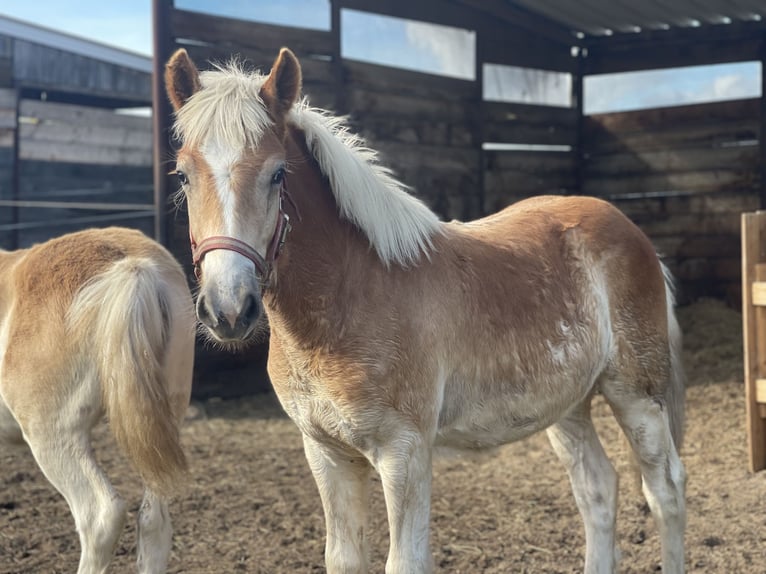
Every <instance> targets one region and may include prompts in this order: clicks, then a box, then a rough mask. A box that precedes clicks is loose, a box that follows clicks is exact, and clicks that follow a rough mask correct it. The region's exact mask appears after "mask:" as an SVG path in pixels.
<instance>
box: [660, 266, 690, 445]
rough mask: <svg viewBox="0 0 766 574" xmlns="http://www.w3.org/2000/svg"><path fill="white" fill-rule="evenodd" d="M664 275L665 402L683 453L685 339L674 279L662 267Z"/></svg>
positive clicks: (677, 442) (676, 440) (671, 424)
mask: <svg viewBox="0 0 766 574" xmlns="http://www.w3.org/2000/svg"><path fill="white" fill-rule="evenodd" d="M662 274H663V275H664V277H665V297H666V301H667V308H668V344H669V346H670V381H669V383H668V387H667V389H666V391H665V401H666V403H667V408H668V418H669V420H670V433H671V434H672V435H673V442H674V443H675V446H676V450H677V451H679V452H680V451H681V446H682V445H683V442H684V419H685V410H686V374H685V373H684V365H683V361H682V360H681V352H682V349H683V338H682V335H681V328H680V327H679V326H678V321H677V320H676V314H675V310H674V308H675V304H676V301H675V292H674V291H675V289H674V285H673V277H672V276H671V274H670V271H669V270H668V268H667V267H666V266H665V265H664V264H663V265H662Z"/></svg>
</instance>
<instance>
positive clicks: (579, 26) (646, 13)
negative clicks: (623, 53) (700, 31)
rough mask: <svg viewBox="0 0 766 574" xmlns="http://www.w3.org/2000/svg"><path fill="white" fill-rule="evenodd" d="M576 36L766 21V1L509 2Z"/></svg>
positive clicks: (633, 0) (539, 0) (578, 0)
mask: <svg viewBox="0 0 766 574" xmlns="http://www.w3.org/2000/svg"><path fill="white" fill-rule="evenodd" d="M507 1H508V2H509V3H510V4H512V5H515V6H517V7H522V8H524V9H526V10H527V11H529V12H532V13H534V14H536V15H539V16H542V17H544V18H545V19H548V20H551V21H553V22H555V23H556V24H558V25H560V26H562V27H564V28H566V29H568V30H570V31H571V32H572V33H573V34H575V35H576V36H578V37H580V38H582V37H583V36H609V35H613V34H619V33H626V34H627V33H636V32H642V31H647V30H667V29H670V28H697V27H701V26H705V25H708V24H730V23H735V22H752V21H766V1H764V0H576V1H574V0H507Z"/></svg>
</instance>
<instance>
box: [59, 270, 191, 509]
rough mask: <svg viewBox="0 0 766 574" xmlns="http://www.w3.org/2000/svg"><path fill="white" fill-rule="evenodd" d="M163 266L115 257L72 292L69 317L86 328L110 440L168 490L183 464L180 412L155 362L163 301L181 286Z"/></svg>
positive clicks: (163, 334) (163, 335)
mask: <svg viewBox="0 0 766 574" xmlns="http://www.w3.org/2000/svg"><path fill="white" fill-rule="evenodd" d="M163 273H164V271H163V269H162V267H161V266H160V265H159V264H158V263H156V262H154V261H152V260H150V259H148V258H141V257H126V258H124V259H121V260H119V261H117V262H115V263H114V264H113V265H112V266H111V267H110V269H108V270H107V271H106V272H104V273H103V274H101V275H98V276H97V277H95V278H94V279H93V280H92V281H91V282H90V283H88V284H86V286H85V287H83V289H82V290H80V292H79V293H78V294H77V296H76V298H75V301H74V302H73V304H72V307H71V308H70V313H69V324H70V326H72V328H73V329H75V332H77V333H84V334H87V337H88V339H87V340H88V341H89V342H90V345H91V346H92V348H93V349H94V350H95V352H96V353H97V358H96V361H97V365H98V373H99V380H100V383H101V399H102V404H103V405H104V409H105V411H106V414H107V417H108V419H109V426H110V427H111V429H112V433H113V434H114V437H115V439H116V441H117V444H118V445H119V446H120V448H121V449H122V451H123V452H124V453H125V455H126V456H127V458H128V459H129V460H130V462H131V463H132V464H133V466H134V467H135V468H136V470H137V471H138V472H139V474H140V475H141V478H142V479H143V481H144V483H145V484H146V485H147V487H149V488H151V489H152V490H153V491H155V492H156V493H158V494H160V495H164V496H168V495H170V494H171V493H172V492H173V491H174V490H175V489H176V488H177V486H178V483H179V481H180V479H182V478H183V477H184V476H185V474H186V471H187V462H186V457H185V455H184V452H183V449H182V448H181V442H180V436H179V423H180V419H181V416H182V413H178V412H174V408H173V406H172V403H171V400H170V397H169V392H168V380H167V375H166V373H165V370H164V369H163V361H164V357H165V354H166V351H167V349H168V345H169V338H170V333H171V332H172V331H171V329H172V327H173V325H172V322H173V320H174V317H173V316H172V315H171V311H170V310H171V309H172V308H173V307H171V304H172V301H173V297H176V298H181V297H182V296H183V295H184V294H183V293H181V294H178V293H175V292H174V291H173V289H174V288H173V286H172V284H171V283H169V282H168V281H167V280H166V278H165V277H164V276H163ZM176 290H177V288H176ZM185 295H186V297H188V296H189V295H188V291H186V293H185ZM175 319H178V317H175ZM176 410H177V409H176Z"/></svg>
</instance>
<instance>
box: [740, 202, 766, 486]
mask: <svg viewBox="0 0 766 574" xmlns="http://www.w3.org/2000/svg"><path fill="white" fill-rule="evenodd" d="M763 261H766V212H756V213H744V214H742V279H743V280H742V319H743V321H742V334H743V342H744V364H745V400H746V413H745V416H746V421H747V446H748V455H749V466H750V471H751V472H757V471H759V470H763V469H764V468H766V419H764V417H763V415H764V414H766V413H764V412H763V409H762V408H761V407H760V406H759V404H758V402H757V399H756V397H757V381H758V379H760V378H764V377H765V376H766V307H756V306H755V305H754V304H753V291H752V285H753V283H754V282H756V281H764V280H766V267H764V263H763Z"/></svg>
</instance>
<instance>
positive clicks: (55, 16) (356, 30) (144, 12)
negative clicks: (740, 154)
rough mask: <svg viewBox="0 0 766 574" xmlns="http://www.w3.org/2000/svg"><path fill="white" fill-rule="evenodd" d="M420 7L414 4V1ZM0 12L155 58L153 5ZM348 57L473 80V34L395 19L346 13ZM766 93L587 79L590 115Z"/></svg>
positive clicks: (49, 1) (495, 91)
mask: <svg viewBox="0 0 766 574" xmlns="http://www.w3.org/2000/svg"><path fill="white" fill-rule="evenodd" d="M413 1H414V0H413ZM176 5H177V6H178V7H181V8H185V9H189V10H197V11H203V12H213V13H216V14H221V15H226V16H232V17H237V18H245V19H252V20H258V21H263V22H270V23H276V24H282V25H294V26H300V27H306V28H319V29H328V28H329V26H330V16H329V2H328V1H327V0H280V1H278V2H276V1H274V0H219V1H213V0H176ZM0 14H2V15H6V16H10V17H13V18H17V19H20V20H25V21H27V22H30V23H34V24H38V25H41V26H45V27H48V28H52V29H55V30H60V31H63V32H68V33H70V34H75V35H77V36H82V37H85V38H89V39H93V40H97V41H100V42H103V43H106V44H110V45H113V46H117V47H120V48H125V49H128V50H132V51H135V52H138V53H141V54H145V55H150V54H151V46H152V40H151V0H130V1H116V2H104V1H103V0H99V1H96V0H78V1H76V2H75V1H74V0H63V1H60V0H27V1H20V0H7V1H6V2H3V4H2V6H0ZM342 17H343V22H342V28H343V32H344V34H343V37H342V40H341V41H342V51H343V54H344V56H346V57H351V58H354V59H359V60H368V61H375V62H380V63H384V64H389V65H398V66H402V67H410V68H414V69H421V70H425V71H430V72H435V73H442V74H446V75H450V76H455V77H463V78H472V77H473V76H474V70H473V56H472V53H473V46H474V43H475V38H474V35H473V33H471V32H468V31H465V30H458V29H455V28H445V27H441V26H432V25H428V24H422V23H417V22H408V21H403V20H398V19H395V18H385V17H376V16H370V15H367V14H362V13H359V12H351V11H344V12H343V16H342ZM485 78H486V79H485V82H486V86H487V87H486V89H487V90H488V91H487V92H486V93H487V95H488V97H490V98H491V99H503V98H505V97H506V96H510V97H511V98H513V99H519V100H522V101H524V100H525V99H526V100H529V99H531V100H534V99H540V98H542V99H544V100H546V101H548V102H549V103H552V104H558V105H562V104H564V105H565V104H566V100H567V97H568V96H567V93H568V86H569V81H568V78H566V77H562V75H558V76H545V75H540V74H536V73H529V71H524V70H505V69H503V68H502V67H493V68H492V69H491V70H487V69H485ZM759 94H760V65H759V64H757V63H745V64H730V65H721V66H708V67H704V68H687V69H680V70H665V71H654V72H645V73H635V74H615V75H610V76H598V77H590V78H586V83H585V109H586V112H589V113H594V112H601V111H612V110H621V109H636V108H642V107H653V106H665V105H674V104H676V105H677V104H682V103H689V102H694V101H710V100H720V99H734V98H741V97H754V96H757V95H759Z"/></svg>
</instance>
